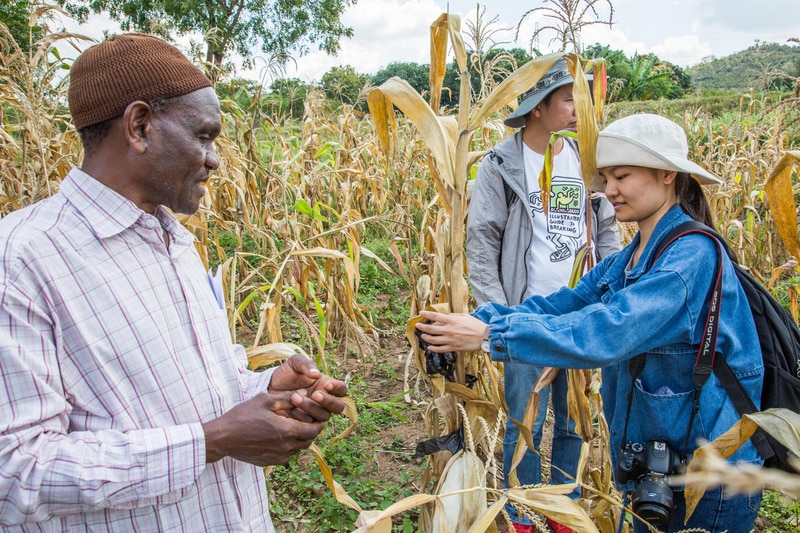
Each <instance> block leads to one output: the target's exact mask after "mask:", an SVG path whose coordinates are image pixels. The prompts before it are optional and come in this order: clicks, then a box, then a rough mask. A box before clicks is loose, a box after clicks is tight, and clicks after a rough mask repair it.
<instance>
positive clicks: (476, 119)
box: [469, 53, 563, 130]
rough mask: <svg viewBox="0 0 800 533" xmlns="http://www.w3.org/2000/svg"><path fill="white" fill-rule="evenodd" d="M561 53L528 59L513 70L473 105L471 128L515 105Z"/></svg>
mask: <svg viewBox="0 0 800 533" xmlns="http://www.w3.org/2000/svg"><path fill="white" fill-rule="evenodd" d="M560 57H563V54H560V53H559V54H548V55H545V56H541V57H537V58H536V59H534V60H532V61H528V62H527V63H525V64H524V65H523V66H521V67H520V68H518V69H517V70H515V71H514V72H513V73H512V74H511V75H509V76H508V77H507V78H506V79H505V80H503V81H502V82H501V83H500V85H498V86H497V87H495V89H494V90H493V91H492V92H491V94H489V96H487V97H486V99H485V100H483V101H482V102H480V103H479V105H477V106H475V108H474V109H473V111H472V114H471V116H470V119H469V127H470V129H471V130H476V129H479V128H482V127H483V125H484V124H485V123H486V121H487V120H489V118H490V117H491V116H492V115H493V114H494V113H495V112H496V111H497V110H499V109H500V108H501V107H503V106H505V105H512V107H516V100H517V96H518V95H520V94H522V93H524V92H525V91H527V90H528V89H530V88H531V87H532V86H533V85H534V84H535V83H536V82H537V81H539V80H540V79H541V78H542V76H544V74H545V73H546V72H547V71H548V70H549V69H550V67H551V66H553V63H555V62H556V60H558V59H559V58H560Z"/></svg>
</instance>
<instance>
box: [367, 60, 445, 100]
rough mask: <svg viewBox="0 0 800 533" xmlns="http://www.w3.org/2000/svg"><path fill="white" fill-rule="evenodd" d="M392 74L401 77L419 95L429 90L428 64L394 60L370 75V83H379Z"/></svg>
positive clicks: (429, 75)
mask: <svg viewBox="0 0 800 533" xmlns="http://www.w3.org/2000/svg"><path fill="white" fill-rule="evenodd" d="M392 76H397V77H398V78H403V79H404V80H406V81H407V82H408V83H409V84H410V85H411V86H412V87H413V88H414V89H415V90H416V91H417V92H418V93H419V94H421V95H425V94H427V93H428V91H429V90H430V86H431V67H430V65H420V64H419V63H413V62H411V63H407V62H398V61H395V62H392V63H389V64H388V65H386V66H385V67H384V68H382V69H380V70H379V71H378V72H376V73H375V74H374V75H373V76H372V84H373V85H375V86H378V85H381V84H382V83H383V82H385V81H386V80H388V79H389V78H391V77H392Z"/></svg>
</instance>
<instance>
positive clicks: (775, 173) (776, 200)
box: [764, 151, 800, 259]
mask: <svg viewBox="0 0 800 533" xmlns="http://www.w3.org/2000/svg"><path fill="white" fill-rule="evenodd" d="M798 162H800V151H788V152H786V153H785V154H784V155H783V157H782V158H781V159H780V161H778V164H777V165H776V166H775V168H774V169H773V170H772V173H771V174H770V176H769V178H767V182H766V184H765V185H764V189H765V191H766V192H767V198H769V206H770V211H771V212H772V216H773V218H774V219H775V227H776V228H777V229H778V233H779V234H780V236H781V239H783V243H784V244H785V245H786V249H787V250H789V253H790V254H792V255H793V256H794V257H795V258H796V259H800V237H799V236H798V233H797V205H796V204H795V201H794V194H793V192H792V169H793V168H794V167H795V166H796V165H797V163H798Z"/></svg>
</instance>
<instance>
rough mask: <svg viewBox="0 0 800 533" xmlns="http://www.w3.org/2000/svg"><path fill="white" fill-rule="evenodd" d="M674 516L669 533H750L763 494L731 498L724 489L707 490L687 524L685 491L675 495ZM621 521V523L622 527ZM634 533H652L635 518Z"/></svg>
mask: <svg viewBox="0 0 800 533" xmlns="http://www.w3.org/2000/svg"><path fill="white" fill-rule="evenodd" d="M673 498H674V502H675V513H674V514H673V515H672V521H670V523H669V526H668V527H667V529H666V530H664V531H665V532H666V533H670V532H672V531H682V530H686V529H691V530H693V531H694V528H697V530H700V531H708V532H709V533H723V532H725V531H727V533H750V531H751V530H752V529H753V523H754V522H755V520H756V517H757V516H758V508H759V507H760V506H761V493H760V492H758V493H756V494H749V495H748V494H737V495H735V496H731V495H728V494H727V493H726V490H725V488H724V487H717V488H715V489H710V490H707V491H706V493H705V494H704V495H703V498H702V499H701V500H700V503H699V504H697V508H696V509H695V510H694V513H692V517H691V518H690V519H689V521H688V522H687V523H686V524H684V523H683V522H684V519H685V518H686V500H685V499H684V497H683V492H682V491H680V492H675V493H674V495H673ZM621 523H622V521H620V525H621ZM633 524H634V525H633V531H634V533H649V532H650V530H649V529H648V528H647V526H646V525H644V524H643V523H642V522H640V521H639V520H637V519H636V518H634V519H633Z"/></svg>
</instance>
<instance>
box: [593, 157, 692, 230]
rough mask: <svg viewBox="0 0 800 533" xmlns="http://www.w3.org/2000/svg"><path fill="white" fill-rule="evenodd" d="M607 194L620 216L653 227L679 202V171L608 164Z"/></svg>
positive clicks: (605, 170)
mask: <svg viewBox="0 0 800 533" xmlns="http://www.w3.org/2000/svg"><path fill="white" fill-rule="evenodd" d="M598 171H599V172H600V176H601V177H602V178H603V182H604V183H605V186H606V189H605V192H606V197H607V198H608V200H609V201H610V202H611V204H612V205H613V206H614V211H615V213H616V215H617V220H619V221H620V222H637V223H638V224H639V226H640V228H641V226H642V225H643V224H644V225H645V226H646V227H647V226H649V227H650V228H651V229H652V228H653V227H655V223H656V222H658V220H659V219H660V218H661V217H662V216H663V215H664V213H666V212H667V211H669V209H670V208H671V207H672V206H673V205H675V203H676V202H677V198H676V195H675V176H676V175H677V173H676V172H671V171H668V170H659V169H653V168H645V167H623V166H619V167H604V168H601V169H598Z"/></svg>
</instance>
